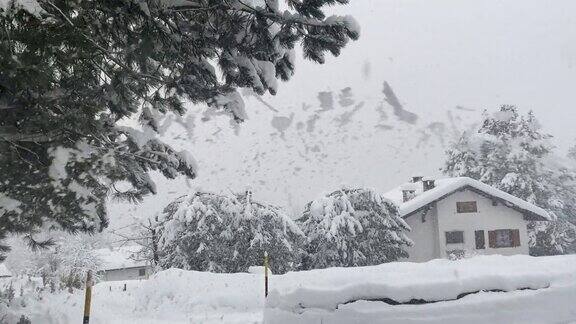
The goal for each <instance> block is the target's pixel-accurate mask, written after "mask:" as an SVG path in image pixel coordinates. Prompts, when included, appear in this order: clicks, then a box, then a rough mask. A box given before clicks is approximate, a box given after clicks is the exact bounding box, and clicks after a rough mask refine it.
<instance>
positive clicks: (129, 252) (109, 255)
mask: <svg viewBox="0 0 576 324" xmlns="http://www.w3.org/2000/svg"><path fill="white" fill-rule="evenodd" d="M141 249H142V247H140V246H137V245H130V246H122V247H114V248H105V249H98V250H96V251H94V252H95V253H96V255H97V256H98V258H99V259H100V260H101V261H102V266H101V268H102V270H114V269H124V268H134V267H144V266H146V264H147V261H146V260H144V259H142V258H137V257H136V253H137V252H138V251H140V250H141Z"/></svg>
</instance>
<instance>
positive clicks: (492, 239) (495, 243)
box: [488, 229, 520, 248]
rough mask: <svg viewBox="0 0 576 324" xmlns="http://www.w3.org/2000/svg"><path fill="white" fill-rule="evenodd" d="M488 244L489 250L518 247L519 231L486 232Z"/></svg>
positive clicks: (500, 230)
mask: <svg viewBox="0 0 576 324" xmlns="http://www.w3.org/2000/svg"><path fill="white" fill-rule="evenodd" d="M488 241H489V242H488V243H489V244H490V247H491V248H507V247H516V246H520V230H517V229H499V230H495V231H489V232H488Z"/></svg>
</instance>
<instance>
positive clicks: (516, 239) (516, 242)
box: [510, 229, 520, 246]
mask: <svg viewBox="0 0 576 324" xmlns="http://www.w3.org/2000/svg"><path fill="white" fill-rule="evenodd" d="M510 231H511V232H512V246H520V230H518V229H513V230H510Z"/></svg>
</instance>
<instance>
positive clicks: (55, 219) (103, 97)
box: [0, 0, 359, 249]
mask: <svg viewBox="0 0 576 324" xmlns="http://www.w3.org/2000/svg"><path fill="white" fill-rule="evenodd" d="M345 3H347V0H303V1H292V0H287V1H286V4H287V5H286V6H284V7H280V4H279V3H278V1H276V0H261V1H241V0H210V1H165V0H122V1H77V0H76V1H74V0H71V1H54V0H25V1H24V0H8V1H7V0H4V1H0V26H2V28H0V237H2V235H4V233H23V234H29V235H27V236H26V237H27V238H29V240H30V242H31V243H34V244H36V245H42V243H43V242H39V241H36V240H34V237H33V235H31V234H33V232H34V231H35V230H37V229H39V228H41V227H42V226H46V227H51V228H56V229H63V230H67V231H70V232H76V231H85V232H94V231H97V230H100V229H102V228H103V227H105V226H106V225H107V217H106V216H107V211H106V205H105V202H106V198H107V197H110V196H113V197H115V198H119V199H123V200H127V201H138V200H141V199H142V197H143V196H145V195H148V194H153V193H156V187H155V185H154V182H153V181H152V179H151V177H150V175H149V174H150V172H151V171H153V170H155V171H158V172H160V173H161V174H163V175H164V176H165V177H167V178H171V179H172V178H175V177H177V176H186V177H189V178H194V177H195V176H196V173H197V170H196V167H195V163H194V160H193V159H192V158H191V157H189V156H188V155H187V153H186V152H179V151H176V150H174V149H173V148H171V147H170V146H169V145H167V144H166V143H164V142H162V141H161V140H160V139H159V138H158V137H157V132H158V127H159V122H160V119H161V118H162V116H163V115H164V114H166V113H175V114H180V115H181V114H184V113H185V111H186V108H185V104H184V103H186V102H191V103H194V104H204V105H202V108H203V109H204V108H205V107H204V106H206V105H207V106H209V107H211V108H210V110H209V112H210V113H212V114H213V113H218V114H228V115H229V116H231V119H232V120H233V122H241V121H243V120H244V119H246V117H247V112H246V111H245V107H244V103H243V101H242V97H241V96H240V94H239V92H238V89H241V88H246V89H250V90H252V91H254V92H256V93H257V94H259V95H262V94H264V93H267V92H268V93H270V94H275V93H276V92H277V91H278V81H279V80H282V81H287V80H288V79H290V77H291V76H292V75H293V73H294V66H295V51H294V48H295V46H297V44H300V45H301V47H302V52H303V55H304V58H305V59H308V60H312V61H314V62H317V63H324V61H325V55H326V54H327V53H330V54H332V55H335V56H336V55H339V54H340V51H341V50H342V48H344V46H346V44H347V43H348V41H349V40H350V39H356V38H358V36H359V25H358V24H357V23H356V22H355V21H354V19H352V18H351V17H349V16H330V17H326V15H325V14H324V8H325V6H327V5H334V4H345ZM126 120H138V121H140V124H141V125H140V126H137V127H128V126H127V125H131V123H126V122H125V121H126ZM119 184H129V186H128V188H121V187H119ZM0 249H1V247H0Z"/></svg>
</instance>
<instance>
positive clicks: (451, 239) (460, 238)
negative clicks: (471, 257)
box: [445, 231, 464, 244]
mask: <svg viewBox="0 0 576 324" xmlns="http://www.w3.org/2000/svg"><path fill="white" fill-rule="evenodd" d="M445 233H446V244H458V243H464V232H463V231H451V232H445Z"/></svg>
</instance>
